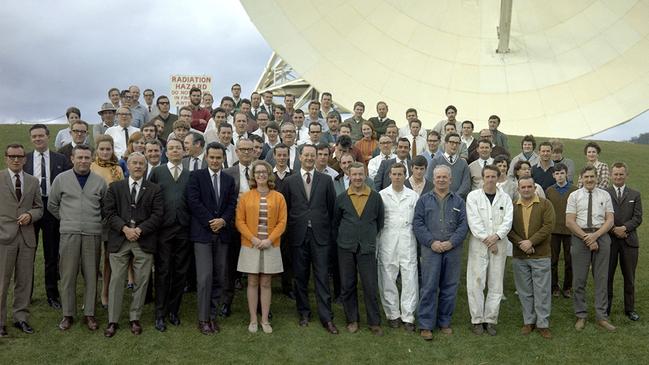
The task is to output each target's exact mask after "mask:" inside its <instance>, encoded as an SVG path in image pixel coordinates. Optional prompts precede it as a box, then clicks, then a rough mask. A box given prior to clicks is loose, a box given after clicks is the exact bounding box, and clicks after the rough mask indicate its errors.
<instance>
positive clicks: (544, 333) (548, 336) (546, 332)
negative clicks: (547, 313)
mask: <svg viewBox="0 0 649 365" xmlns="http://www.w3.org/2000/svg"><path fill="white" fill-rule="evenodd" d="M536 330H537V331H539V334H540V335H541V337H543V338H545V339H547V340H549V339H551V338H552V333H551V332H550V329H549V328H537V329H536Z"/></svg>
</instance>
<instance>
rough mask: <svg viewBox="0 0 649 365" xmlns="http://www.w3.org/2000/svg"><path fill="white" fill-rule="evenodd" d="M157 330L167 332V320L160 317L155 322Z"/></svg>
mask: <svg viewBox="0 0 649 365" xmlns="http://www.w3.org/2000/svg"><path fill="white" fill-rule="evenodd" d="M155 329H157V330H158V331H160V332H164V331H166V330H167V325H166V324H165V319H164V318H162V317H158V318H156V320H155Z"/></svg>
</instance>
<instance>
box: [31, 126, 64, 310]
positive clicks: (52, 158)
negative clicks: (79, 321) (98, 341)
mask: <svg viewBox="0 0 649 365" xmlns="http://www.w3.org/2000/svg"><path fill="white" fill-rule="evenodd" d="M49 135H50V131H49V129H48V128H47V126H46V125H44V124H34V125H33V126H32V127H31V128H30V129H29V138H30V140H31V142H32V146H34V151H33V152H29V153H28V154H27V155H26V156H25V167H24V169H25V172H26V173H28V174H30V175H32V176H34V177H36V178H37V179H39V186H40V190H41V197H42V199H43V204H44V206H47V203H48V201H47V199H48V198H47V197H48V196H49V192H50V188H51V186H52V182H53V181H54V179H55V178H56V177H57V176H58V175H59V174H60V173H62V172H63V171H66V170H68V169H70V168H71V167H72V163H71V160H70V159H68V158H66V157H65V156H64V155H62V154H60V153H56V152H54V151H50V149H49ZM34 233H35V234H36V242H38V237H39V235H41V234H42V240H43V261H44V278H45V294H46V296H47V304H48V305H49V306H50V307H52V308H53V309H57V310H58V309H61V300H60V298H59V289H58V280H59V242H60V234H59V220H58V219H56V217H54V216H53V215H52V214H51V213H50V212H49V211H48V210H47V209H44V212H43V217H42V218H41V219H40V220H39V221H38V222H35V223H34Z"/></svg>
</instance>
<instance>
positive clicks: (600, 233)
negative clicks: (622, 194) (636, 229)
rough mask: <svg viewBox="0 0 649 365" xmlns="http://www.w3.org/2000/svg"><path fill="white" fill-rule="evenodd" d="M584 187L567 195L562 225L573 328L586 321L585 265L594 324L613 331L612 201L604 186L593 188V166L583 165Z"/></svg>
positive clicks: (579, 327)
mask: <svg viewBox="0 0 649 365" xmlns="http://www.w3.org/2000/svg"><path fill="white" fill-rule="evenodd" d="M581 180H582V181H583V183H584V187H582V188H581V189H579V190H577V191H575V192H573V193H571V194H570V196H568V203H567V205H566V226H567V227H568V229H570V231H571V232H572V245H571V246H572V247H571V252H570V254H571V256H572V271H573V280H572V286H573V290H574V296H573V303H574V307H575V315H576V316H577V322H576V323H575V329H576V330H578V331H581V330H582V329H583V328H584V326H585V324H586V317H587V316H588V313H587V312H586V309H587V306H586V283H587V279H588V269H589V268H590V266H591V265H592V267H593V279H594V282H595V317H596V319H597V324H598V325H599V326H600V327H602V328H604V329H606V330H608V331H615V326H613V325H612V324H611V323H610V322H609V321H608V315H607V313H606V310H607V306H608V291H607V290H608V288H607V285H608V284H607V283H608V269H609V256H610V250H611V238H610V237H609V235H608V231H609V230H610V229H611V228H612V227H613V213H614V210H613V203H612V201H611V196H610V195H609V193H608V192H606V190H602V189H599V188H597V170H596V169H595V168H594V167H593V166H586V167H584V169H583V170H582V172H581Z"/></svg>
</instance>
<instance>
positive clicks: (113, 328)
mask: <svg viewBox="0 0 649 365" xmlns="http://www.w3.org/2000/svg"><path fill="white" fill-rule="evenodd" d="M116 332H117V323H115V322H111V323H109V324H108V327H106V331H104V336H106V337H109V338H110V337H113V336H115V333H116Z"/></svg>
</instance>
